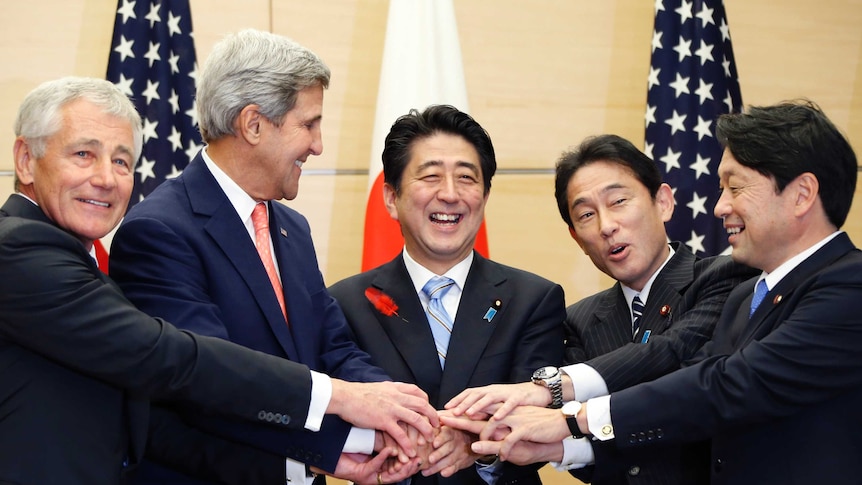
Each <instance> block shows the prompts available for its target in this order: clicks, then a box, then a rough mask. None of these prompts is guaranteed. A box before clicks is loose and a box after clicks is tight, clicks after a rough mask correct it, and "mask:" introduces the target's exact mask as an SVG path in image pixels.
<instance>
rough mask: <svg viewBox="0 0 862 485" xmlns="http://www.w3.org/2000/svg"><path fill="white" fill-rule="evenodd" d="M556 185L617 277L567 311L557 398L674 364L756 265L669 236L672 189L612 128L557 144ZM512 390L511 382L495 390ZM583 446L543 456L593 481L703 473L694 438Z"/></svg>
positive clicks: (594, 391)
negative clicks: (647, 448) (669, 443)
mask: <svg viewBox="0 0 862 485" xmlns="http://www.w3.org/2000/svg"><path fill="white" fill-rule="evenodd" d="M555 186H556V187H555V195H556V198H557V205H558V208H559V211H560V215H561V216H562V218H563V220H564V221H565V222H566V224H567V225H568V226H569V233H570V234H571V236H572V238H573V239H574V240H575V241H576V242H577V243H578V245H579V246H580V247H581V249H582V250H583V251H584V253H585V254H587V256H589V257H590V259H591V260H592V261H593V263H594V264H595V265H596V267H597V268H599V269H600V270H601V271H602V272H604V273H606V274H607V275H608V276H611V277H612V278H614V279H616V280H617V283H616V284H615V285H614V286H613V287H611V288H609V289H607V290H604V291H602V292H599V293H597V294H595V295H593V296H590V297H587V298H584V299H583V300H581V301H579V302H577V303H575V304H574V305H572V306H570V307H569V308H568V309H567V316H566V357H565V362H566V364H568V365H567V366H566V367H563V368H562V369H561V370H562V372H563V373H564V377H563V388H564V393H563V394H564V396H563V397H564V398H565V399H566V400H573V399H576V398H577V399H581V400H586V399H589V398H591V397H595V396H599V395H605V394H607V393H608V391H617V390H621V389H625V388H626V387H629V386H632V385H634V384H637V383H640V382H646V381H649V380H652V379H655V378H656V377H659V376H662V375H664V374H667V373H669V372H672V371H674V370H676V369H679V368H680V366H681V365H682V364H683V363H684V362H685V361H686V360H687V359H689V358H691V357H692V356H693V355H694V354H695V353H696V352H697V351H698V350H699V349H700V348H701V347H702V346H703V344H704V343H705V342H706V341H707V340H708V339H709V338H710V336H711V335H712V331H713V328H714V327H715V324H716V322H717V321H718V317H719V314H720V312H721V308H722V306H723V304H724V302H725V300H726V299H727V296H728V295H729V294H730V291H731V290H732V289H733V288H734V287H736V286H737V285H738V284H740V283H741V282H743V281H744V280H746V279H747V278H749V277H751V276H753V275H754V271H753V270H752V269H750V268H748V267H747V266H744V265H740V264H737V263H734V262H733V261H732V260H731V259H730V257H728V256H719V257H713V258H705V259H701V258H698V257H695V256H694V255H693V254H692V253H691V252H690V251H689V250H688V249H687V248H686V246H685V245H683V244H680V243H678V242H673V243H670V244H669V243H668V242H667V235H666V231H665V226H664V224H665V222H667V221H668V220H670V218H671V216H672V215H673V209H674V204H673V194H672V193H671V189H670V187H669V186H668V185H667V184H664V183H662V181H661V174H660V173H659V170H658V168H657V167H656V165H655V163H654V162H653V161H652V160H650V159H649V157H647V156H646V155H644V154H643V153H642V152H641V151H640V150H638V149H637V148H635V146H634V145H632V144H631V143H630V142H629V141H627V140H625V139H623V138H620V137H618V136H616V135H601V136H596V137H590V138H587V139H586V140H584V141H583V142H582V143H581V144H580V145H579V146H578V147H577V149H575V150H573V151H569V152H566V153H564V154H563V155H562V157H561V158H560V160H559V161H558V162H557V165H556V182H555ZM635 301H637V302H638V305H639V306H640V307H639V308H635V305H634V304H633V302H635ZM633 309H637V310H638V314H640V316H639V318H637V321H635V316H634V312H633ZM572 364H574V365H572ZM522 387H525V392H532V393H534V394H538V396H536V399H538V400H539V401H538V402H535V403H534V404H541V403H542V401H541V399H543V398H544V399H549V398H550V396H548V393H547V391H544V390H543V389H539V388H537V387H536V386H531V385H529V384H527V385H526V386H522ZM572 391H573V392H572ZM469 392H481V390H475V391H468V393H469ZM542 394H544V395H545V396H547V397H543V396H542ZM517 395H518V394H517V393H514V392H513V391H512V389H508V390H507V392H502V393H501V394H500V396H499V398H500V399H501V400H504V399H506V398H507V397H509V398H510V399H512V400H513V399H515V396H517ZM548 402H549V401H548ZM513 403H514V402H513ZM591 445H592V443H591V442H590V441H589V440H586V439H578V440H575V439H573V438H569V439H567V440H564V441H563V442H562V446H560V445H557V446H556V448H555V449H554V450H553V451H554V454H553V455H550V456H545V457H544V458H543V459H545V460H550V461H555V462H560V463H559V464H557V465H556V466H557V468H558V469H560V470H566V469H569V471H570V472H571V473H572V474H573V475H574V476H576V477H578V478H580V479H582V480H584V481H588V482H591V483H596V484H625V483H631V484H686V483H690V484H696V483H704V482H706V481H707V480H708V474H707V473H706V467H705V460H706V459H707V455H706V453H705V450H704V449H703V447H692V446H686V447H674V448H664V449H662V450H659V451H656V452H654V453H631V454H623V455H620V454H618V453H615V452H614V449H613V447H607V446H605V447H593V446H591ZM592 456H594V457H595V466H588V467H585V468H572V466H573V465H574V462H576V461H577V459H578V458H580V459H581V460H582V461H581V462H580V463H583V462H584V461H590V459H589V458H582V457H592ZM536 459H538V458H536Z"/></svg>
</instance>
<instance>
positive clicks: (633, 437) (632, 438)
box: [629, 433, 638, 444]
mask: <svg viewBox="0 0 862 485" xmlns="http://www.w3.org/2000/svg"><path fill="white" fill-rule="evenodd" d="M637 442H638V435H636V434H634V433H632V434H630V435H629V443H631V444H635V443H637Z"/></svg>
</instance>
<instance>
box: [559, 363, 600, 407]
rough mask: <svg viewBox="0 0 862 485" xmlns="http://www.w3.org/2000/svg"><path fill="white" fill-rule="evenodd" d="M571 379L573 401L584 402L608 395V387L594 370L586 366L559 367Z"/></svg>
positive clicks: (582, 364) (581, 364)
mask: <svg viewBox="0 0 862 485" xmlns="http://www.w3.org/2000/svg"><path fill="white" fill-rule="evenodd" d="M560 370H561V371H562V372H565V373H566V374H567V375H568V376H569V378H571V379H572V390H573V392H574V395H575V398H574V399H573V401H581V402H585V401H587V400H589V399H592V398H594V397H598V396H605V395H607V394H608V385H607V384H606V383H605V380H604V378H603V377H602V376H601V374H599V373H598V371H596V370H595V369H593V368H592V367H590V366H589V365H587V364H584V363H580V364H572V365H567V366H564V367H560Z"/></svg>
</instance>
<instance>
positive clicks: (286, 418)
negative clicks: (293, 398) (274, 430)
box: [281, 414, 290, 424]
mask: <svg viewBox="0 0 862 485" xmlns="http://www.w3.org/2000/svg"><path fill="white" fill-rule="evenodd" d="M281 424H290V416H288V415H286V414H282V415H281Z"/></svg>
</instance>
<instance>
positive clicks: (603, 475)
mask: <svg viewBox="0 0 862 485" xmlns="http://www.w3.org/2000/svg"><path fill="white" fill-rule="evenodd" d="M671 244H672V246H673V248H674V251H675V252H676V253H675V254H674V256H673V257H672V258H671V260H670V261H668V263H667V264H666V265H665V267H664V268H663V269H662V271H661V272H660V273H659V275H658V276H657V277H656V279H655V281H654V282H653V285H652V289H651V290H650V294H649V299H648V300H647V302H646V306H645V308H644V313H643V316H642V317H641V322H640V326H641V329H642V331H641V332H639V333H638V335H639V336H640V335H643V332H645V331H646V330H650V331H651V335H650V338H649V343H648V344H646V345H643V344H640V343H633V342H632V336H631V310H630V309H629V306H628V304H627V303H626V300H625V297H624V296H623V292H622V288H621V287H620V283H619V282H618V283H616V284H615V285H614V286H613V287H611V288H609V289H607V290H604V291H602V292H600V293H597V294H595V295H593V296H590V297H587V298H584V299H583V300H581V301H579V302H577V303H575V304H574V305H571V306H570V307H569V308H568V309H567V311H566V313H567V315H566V323H565V330H566V363H567V364H574V363H578V362H586V363H587V364H589V365H590V366H591V367H593V368H594V369H595V370H596V371H597V372H598V373H599V374H600V375H601V376H602V377H603V378H604V380H605V383H606V384H607V386H608V390H609V391H610V392H614V391H618V390H621V389H625V388H627V387H630V386H632V385H635V384H638V383H640V382H646V381H650V380H653V379H655V378H657V377H660V376H662V375H665V374H667V373H669V372H672V371H674V370H676V369H678V368H680V367H681V366H682V365H684V363H685V362H686V361H688V360H690V359H691V358H692V357H693V356H694V355H695V354H696V353H697V351H698V350H699V349H700V348H701V347H702V346H703V344H704V343H706V342H707V341H708V340H709V339H710V337H711V336H712V331H713V329H714V328H715V324H716V322H717V321H718V318H719V315H720V314H721V309H722V307H723V306H724V302H725V300H726V299H727V296H728V295H729V294H730V291H731V290H732V289H733V288H734V287H736V286H737V285H739V284H740V283H742V282H743V281H745V280H746V279H748V278H750V277H752V276H753V275H755V274H757V272H756V271H755V270H753V269H751V268H748V267H747V266H743V265H739V264H737V263H734V262H733V261H732V260H731V259H730V257H728V256H718V257H713V258H705V259H700V258H697V257H695V256H694V255H693V254H692V253H691V252H690V251H689V250H688V249H687V247H686V246H685V245H683V244H680V243H678V242H675V243H671ZM663 308H664V309H665V310H666V311H663ZM644 412H648V410H644ZM594 450H595V452H596V466H595V467H588V468H587V469H585V470H584V471H582V472H574V473H573V475H575V476H577V477H578V478H582V479H584V478H589V479H591V480H592V482H593V483H598V484H617V483H631V484H664V485H667V484H683V483H708V461H706V460H707V458H708V455H707V454H706V452H705V450H702V449H699V447H692V446H691V445H689V446H687V447H685V448H684V449H683V448H662V449H655V450H653V449H650V450H648V451H647V450H643V451H641V452H639V453H638V454H627V455H622V454H619V452H617V451H616V450H615V449H614V448H612V447H610V446H595V447H594ZM590 474H592V476H590ZM701 479H702V480H703V481H700V480H701Z"/></svg>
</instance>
